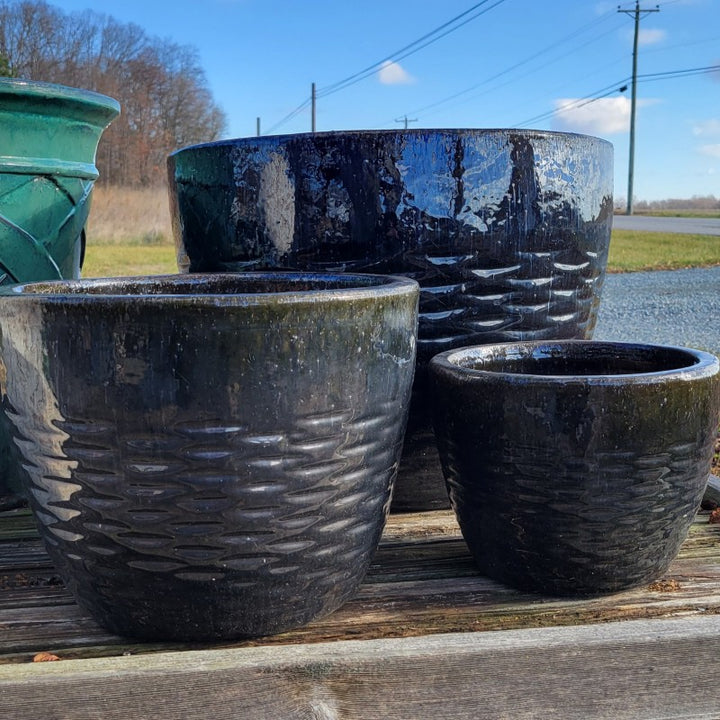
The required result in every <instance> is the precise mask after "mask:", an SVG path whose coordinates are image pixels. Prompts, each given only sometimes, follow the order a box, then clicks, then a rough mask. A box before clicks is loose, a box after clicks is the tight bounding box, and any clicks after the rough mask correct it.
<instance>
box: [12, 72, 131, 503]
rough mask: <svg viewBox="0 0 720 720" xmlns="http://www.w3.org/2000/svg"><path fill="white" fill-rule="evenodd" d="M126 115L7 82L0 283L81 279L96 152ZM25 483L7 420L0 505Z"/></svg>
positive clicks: (93, 99) (78, 94)
mask: <svg viewBox="0 0 720 720" xmlns="http://www.w3.org/2000/svg"><path fill="white" fill-rule="evenodd" d="M119 111H120V106H119V105H118V103H117V102H116V101H115V100H113V99H112V98H109V97H106V96H104V95H99V94H97V93H94V92H90V91H88V90H79V89H76V88H69V87H64V86H61V85H50V84H47V83H39V82H31V81H27V80H17V79H11V78H0V285H8V284H12V283H16V282H28V281H31V280H53V279H60V278H77V277H79V275H80V267H81V262H82V254H83V250H84V231H83V229H84V227H85V223H86V221H87V217H88V212H89V209H90V197H91V192H92V188H93V184H94V182H95V180H96V179H97V177H98V171H97V168H96V167H95V151H96V149H97V145H98V141H99V140H100V136H101V135H102V132H103V131H104V130H105V128H106V127H107V126H108V125H109V123H110V122H111V121H112V120H113V118H114V117H115V116H116V115H117V114H118V112H119ZM20 484H21V481H20V478H19V476H18V469H17V462H16V458H14V457H13V452H12V449H11V448H10V447H9V443H8V438H7V430H6V429H5V428H4V427H3V426H2V423H0V507H7V506H10V505H13V504H17V503H18V502H19V500H20V496H19V495H18V494H17V491H18V489H19V486H20Z"/></svg>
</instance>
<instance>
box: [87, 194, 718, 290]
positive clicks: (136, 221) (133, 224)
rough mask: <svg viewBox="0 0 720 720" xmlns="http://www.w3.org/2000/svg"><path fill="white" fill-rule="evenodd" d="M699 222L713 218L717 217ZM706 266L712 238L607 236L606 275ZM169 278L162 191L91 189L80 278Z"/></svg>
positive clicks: (172, 268) (170, 255)
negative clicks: (607, 257) (165, 275)
mask: <svg viewBox="0 0 720 720" xmlns="http://www.w3.org/2000/svg"><path fill="white" fill-rule="evenodd" d="M663 212H665V213H669V212H671V211H663ZM679 212H680V211H679ZM682 212H686V213H688V214H690V213H692V216H693V217H699V216H700V215H698V214H697V212H701V211H697V212H695V211H682ZM704 217H717V213H716V214H714V215H712V214H705V215H704ZM709 265H720V238H719V237H717V236H708V235H675V234H665V233H648V232H636V231H631V230H614V231H613V234H612V242H611V243H610V257H609V260H608V270H609V271H610V272H629V271H633V270H659V269H663V270H667V269H676V268H683V267H704V266H709ZM175 272H177V264H176V260H175V248H174V245H173V241H172V229H171V226H170V212H169V206H168V195H167V190H166V189H165V188H147V189H129V188H106V187H102V186H98V187H96V188H95V191H94V193H93V201H92V210H91V214H90V221H89V223H88V244H87V251H86V254H85V265H84V267H83V276H84V277H110V276H118V277H119V276H127V275H157V274H164V273H175Z"/></svg>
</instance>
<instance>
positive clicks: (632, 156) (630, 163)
mask: <svg viewBox="0 0 720 720" xmlns="http://www.w3.org/2000/svg"><path fill="white" fill-rule="evenodd" d="M618 12H620V13H625V15H634V16H635V34H634V36H633V63H632V97H631V99H630V159H629V161H628V193H627V195H628V196H627V207H626V209H625V213H626V215H632V214H633V175H634V171H635V107H636V103H637V56H638V34H639V30H640V13H645V14H649V13H654V12H660V8H659V7H658V6H657V5H656V6H655V7H654V8H645V9H641V8H640V0H635V7H634V8H633V9H632V10H623V9H622V8H621V7H620V6H618Z"/></svg>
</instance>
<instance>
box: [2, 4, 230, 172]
mask: <svg viewBox="0 0 720 720" xmlns="http://www.w3.org/2000/svg"><path fill="white" fill-rule="evenodd" d="M0 75H6V76H11V77H16V78H22V79H26V80H40V81H43V82H50V83H58V84H61V85H69V86H71V87H77V88H86V89H89V90H95V91H96V92H100V93H103V94H105V95H109V96H111V97H113V98H115V99H116V100H117V101H118V102H119V103H120V104H121V106H122V113H121V115H120V117H119V118H117V119H116V120H114V121H113V124H112V125H111V126H110V128H109V129H108V130H107V131H106V133H105V134H104V135H103V138H102V140H101V142H100V147H99V148H98V157H97V165H98V168H99V170H100V181H101V182H104V183H108V184H117V185H129V186H133V185H152V184H156V183H159V182H162V181H164V179H165V160H166V158H167V155H168V153H170V152H172V150H175V149H177V148H179V147H183V146H185V145H192V144H194V143H199V142H207V141H211V140H215V139H217V138H219V137H220V136H221V135H222V133H223V132H224V130H225V127H226V118H225V114H224V112H223V111H222V109H221V108H220V107H219V106H218V105H217V104H216V103H215V102H214V100H213V97H212V94H211V92H210V90H209V89H208V85H207V80H206V78H205V73H204V71H203V69H202V68H201V67H200V64H199V61H198V57H197V52H196V50H195V49H194V48H193V47H192V46H188V45H179V44H177V43H174V42H171V41H168V40H162V39H159V38H154V37H149V36H148V35H146V33H145V32H144V31H143V29H142V28H140V27H139V26H137V25H135V24H132V23H121V22H118V21H117V20H115V19H114V18H112V17H110V16H108V15H103V14H99V13H96V12H93V11H90V10H87V11H84V12H80V13H65V12H63V11H62V10H60V9H58V8H56V7H53V6H52V5H50V4H48V3H47V2H44V0H14V1H13V0H0Z"/></svg>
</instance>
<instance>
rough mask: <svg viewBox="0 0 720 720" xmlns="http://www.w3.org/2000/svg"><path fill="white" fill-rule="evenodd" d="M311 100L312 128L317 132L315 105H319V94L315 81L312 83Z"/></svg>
mask: <svg viewBox="0 0 720 720" xmlns="http://www.w3.org/2000/svg"><path fill="white" fill-rule="evenodd" d="M310 100H311V113H310V129H311V131H312V132H315V106H316V105H317V94H316V92H315V83H313V84H312V88H311V90H310Z"/></svg>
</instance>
